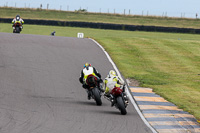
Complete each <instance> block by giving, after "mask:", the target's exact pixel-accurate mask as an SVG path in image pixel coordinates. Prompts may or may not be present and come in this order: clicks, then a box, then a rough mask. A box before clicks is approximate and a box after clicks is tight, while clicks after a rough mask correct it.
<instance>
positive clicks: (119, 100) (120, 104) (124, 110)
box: [116, 96, 127, 115]
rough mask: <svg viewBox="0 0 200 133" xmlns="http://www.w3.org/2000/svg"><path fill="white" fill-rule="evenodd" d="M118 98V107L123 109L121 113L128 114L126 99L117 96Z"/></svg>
mask: <svg viewBox="0 0 200 133" xmlns="http://www.w3.org/2000/svg"><path fill="white" fill-rule="evenodd" d="M116 100H117V105H118V108H119V110H120V111H121V114H122V115H126V114H127V111H126V108H125V105H124V101H123V99H122V97H120V96H119V97H117V99H116Z"/></svg>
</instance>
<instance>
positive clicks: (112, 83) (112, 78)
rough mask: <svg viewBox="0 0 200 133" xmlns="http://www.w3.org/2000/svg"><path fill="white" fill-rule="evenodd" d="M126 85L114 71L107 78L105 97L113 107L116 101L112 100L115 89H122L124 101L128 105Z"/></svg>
mask: <svg viewBox="0 0 200 133" xmlns="http://www.w3.org/2000/svg"><path fill="white" fill-rule="evenodd" d="M124 86H125V83H124V81H123V80H122V79H121V78H120V77H119V76H117V75H116V72H115V71H114V70H110V72H109V73H108V75H107V77H106V78H105V79H104V90H105V92H104V96H105V97H107V98H108V99H109V100H110V101H111V106H113V105H114V100H113V98H112V94H111V91H112V89H113V88H115V87H120V88H121V89H122V90H123V93H124V100H125V102H126V103H127V104H128V96H127V94H126V93H125V90H124Z"/></svg>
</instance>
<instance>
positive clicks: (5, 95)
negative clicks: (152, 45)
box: [0, 33, 151, 133]
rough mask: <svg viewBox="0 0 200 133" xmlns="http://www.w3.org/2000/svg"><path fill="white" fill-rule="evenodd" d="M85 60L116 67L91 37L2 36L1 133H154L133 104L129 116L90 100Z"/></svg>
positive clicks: (102, 68)
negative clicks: (83, 78)
mask: <svg viewBox="0 0 200 133" xmlns="http://www.w3.org/2000/svg"><path fill="white" fill-rule="evenodd" d="M85 62H89V63H91V64H92V65H93V66H95V67H96V69H97V70H98V71H99V72H100V73H101V74H102V78H105V77H106V75H107V73H108V72H109V70H110V69H113V68H112V65H111V63H110V62H109V61H108V59H107V57H106V56H105V54H104V52H103V51H102V50H101V49H100V48H99V46H97V45H96V44H95V43H94V42H93V41H92V40H90V39H86V38H85V39H78V38H70V37H56V36H54V37H53V36H41V35H26V34H11V33H0V133H150V132H151V130H150V129H149V128H148V127H147V126H146V125H145V124H144V122H143V121H142V120H141V118H140V117H139V115H138V114H137V112H136V110H135V109H134V107H133V105H132V104H130V105H129V106H128V107H127V112H128V114H127V115H125V116H124V115H120V113H119V111H118V110H117V109H115V108H114V107H113V108H112V107H110V102H109V101H107V100H106V99H104V98H103V97H102V101H103V104H102V106H96V104H95V102H94V101H93V100H90V101H89V100H87V94H86V92H85V90H84V89H83V88H82V87H81V84H80V83H79V80H78V78H79V76H80V71H81V69H82V68H83V65H84V63H85Z"/></svg>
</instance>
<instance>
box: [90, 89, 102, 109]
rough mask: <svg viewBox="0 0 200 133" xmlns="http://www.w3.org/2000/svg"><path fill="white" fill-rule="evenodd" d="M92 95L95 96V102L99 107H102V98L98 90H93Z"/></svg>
mask: <svg viewBox="0 0 200 133" xmlns="http://www.w3.org/2000/svg"><path fill="white" fill-rule="evenodd" d="M92 93H93V95H94V100H95V101H96V104H97V105H98V106H101V105H102V101H101V96H100V93H99V90H98V88H94V89H92Z"/></svg>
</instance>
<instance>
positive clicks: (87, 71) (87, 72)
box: [79, 66, 102, 89]
mask: <svg viewBox="0 0 200 133" xmlns="http://www.w3.org/2000/svg"><path fill="white" fill-rule="evenodd" d="M91 74H92V75H94V76H95V77H96V78H97V82H98V85H99V88H100V89H101V88H102V87H101V86H100V83H101V82H102V79H101V74H100V73H98V71H97V70H96V69H95V68H94V67H92V66H87V67H85V68H84V69H83V70H82V71H81V75H80V78H79V81H80V82H81V83H82V84H83V88H85V89H87V88H88V87H89V86H88V85H87V82H86V80H87V77H88V75H91Z"/></svg>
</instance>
